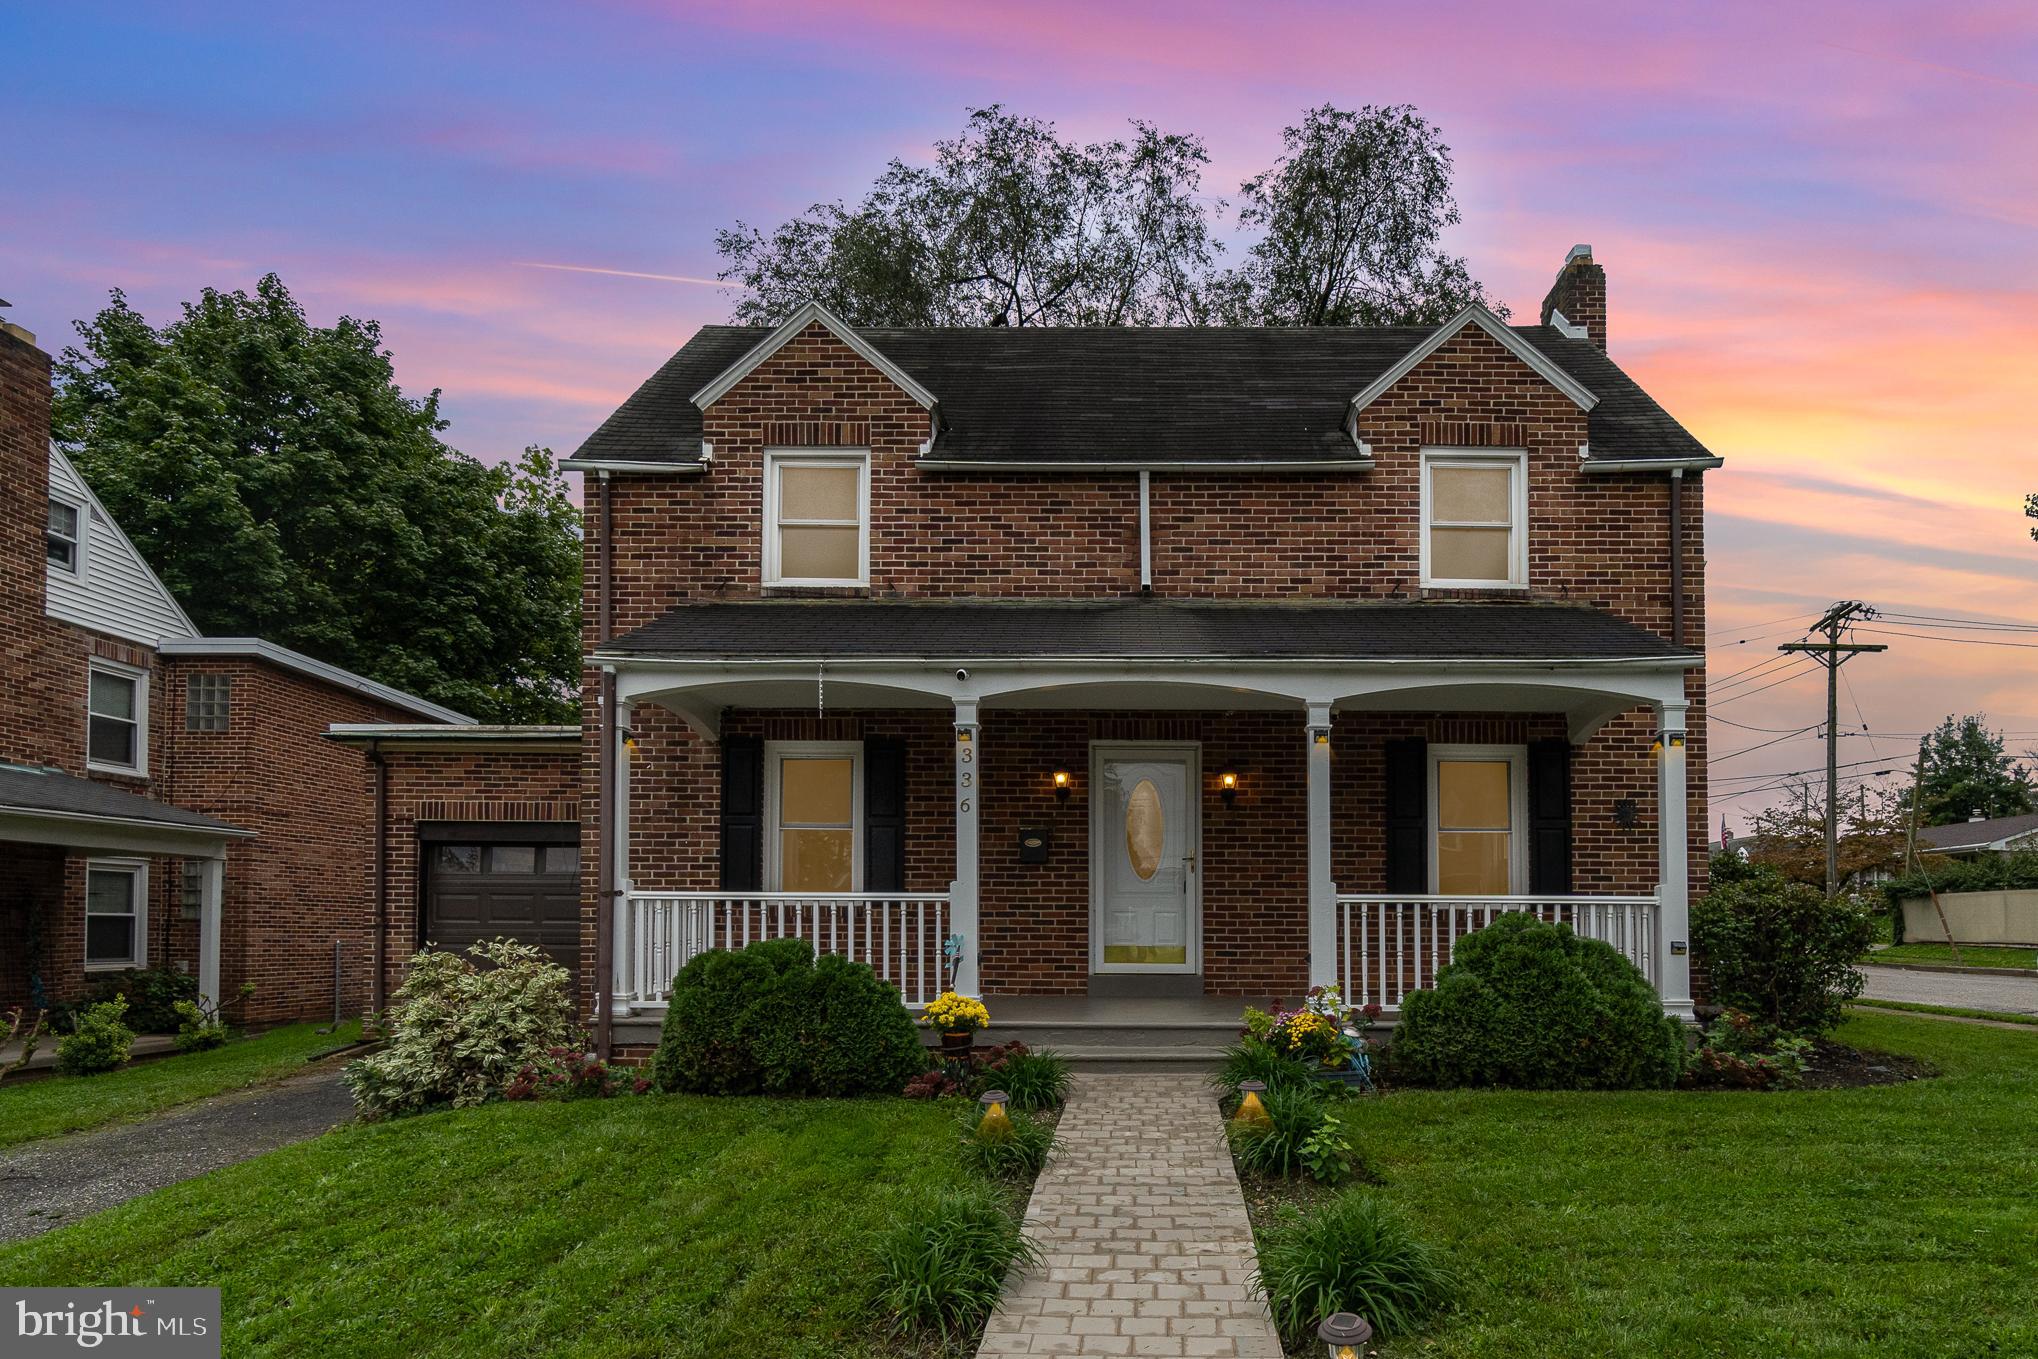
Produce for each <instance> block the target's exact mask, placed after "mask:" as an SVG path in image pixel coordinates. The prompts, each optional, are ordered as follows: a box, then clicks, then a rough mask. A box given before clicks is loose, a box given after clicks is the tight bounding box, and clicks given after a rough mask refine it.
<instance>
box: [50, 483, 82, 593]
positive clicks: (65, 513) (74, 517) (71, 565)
mask: <svg viewBox="0 0 2038 1359" xmlns="http://www.w3.org/2000/svg"><path fill="white" fill-rule="evenodd" d="M78 524H79V520H78V507H77V506H76V505H67V504H65V503H64V502H63V501H61V500H52V501H50V522H49V529H48V530H47V531H46V532H45V534H44V535H43V555H44V556H45V557H47V558H48V559H49V563H50V565H51V566H54V567H56V568H57V569H58V570H60V571H68V572H70V573H71V574H72V575H74V576H75V575H77V574H78V565H79V563H80V562H81V561H83V560H84V556H85V553H84V539H83V538H82V536H81V534H80V530H79V527H78Z"/></svg>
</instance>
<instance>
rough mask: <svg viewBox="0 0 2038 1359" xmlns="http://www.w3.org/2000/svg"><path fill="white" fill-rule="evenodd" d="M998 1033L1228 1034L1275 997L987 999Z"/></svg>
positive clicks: (994, 996)
mask: <svg viewBox="0 0 2038 1359" xmlns="http://www.w3.org/2000/svg"><path fill="white" fill-rule="evenodd" d="M984 1004H985V1006H987V1007H988V1008H989V1009H990V1012H991V1025H992V1027H993V1028H1001V1027H1012V1026H1019V1025H1023V1026H1026V1027H1034V1026H1038V1025H1049V1024H1051V1025H1053V1026H1055V1027H1057V1028H1124V1027H1126V1026H1127V1025H1137V1026H1141V1027H1153V1028H1161V1027H1181V1028H1209V1027H1211V1026H1212V1025H1217V1026H1220V1027H1223V1028H1227V1029H1236V1028H1237V1027H1238V1026H1239V1022H1240V1016H1241V1015H1243V1014H1244V1013H1245V1008H1246V1006H1248V1005H1253V1006H1257V1007H1258V1008H1260V1009H1262V1010H1265V1009H1269V1008H1271V1007H1272V1006H1273V1005H1274V1000H1273V998H1272V997H1271V996H1093V995H1073V996H1000V995H986V996H985V997H984Z"/></svg>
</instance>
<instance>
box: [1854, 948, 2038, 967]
mask: <svg viewBox="0 0 2038 1359" xmlns="http://www.w3.org/2000/svg"><path fill="white" fill-rule="evenodd" d="M1861 961H1862V962H1864V963H1951V962H1953V961H1954V957H1953V950H1952V949H1950V948H1948V947H1947V946H1946V945H1944V944H1892V945H1891V946H1890V947H1888V948H1879V949H1876V950H1875V951H1874V952H1873V953H1870V954H1869V955H1868V956H1867V957H1866V958H1863V959H1862V960H1861ZM1959 963H1960V965H1961V966H1962V967H2023V968H2038V948H1994V947H1987V946H1983V945H1980V944H1963V945H1961V947H1960V958H1959Z"/></svg>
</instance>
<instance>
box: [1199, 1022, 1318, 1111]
mask: <svg viewBox="0 0 2038 1359" xmlns="http://www.w3.org/2000/svg"><path fill="white" fill-rule="evenodd" d="M1242 1081H1258V1082H1260V1083H1261V1084H1263V1085H1265V1086H1266V1087H1267V1088H1268V1089H1269V1090H1272V1089H1274V1088H1275V1087H1277V1086H1283V1085H1299V1086H1311V1085H1315V1084H1316V1083H1317V1082H1316V1080H1315V1078H1314V1077H1312V1076H1311V1075H1310V1072H1309V1064H1308V1063H1307V1062H1304V1061H1302V1060H1301V1059H1300V1058H1296V1057H1290V1056H1288V1055H1287V1054H1286V1053H1284V1052H1281V1051H1279V1050H1277V1049H1276V1048H1275V1047H1274V1045H1273V1044H1272V1043H1269V1042H1268V1041H1267V1040H1266V1039H1264V1038H1255V1037H1253V1036H1252V1035H1250V1034H1248V1035H1246V1036H1245V1037H1243V1038H1241V1039H1239V1040H1238V1041H1237V1042H1236V1043H1233V1044H1232V1045H1231V1046H1230V1047H1227V1048H1226V1049H1225V1050H1224V1059H1223V1061H1222V1062H1221V1063H1219V1065H1218V1068H1217V1073H1216V1074H1215V1075H1214V1076H1212V1077H1211V1078H1210V1084H1211V1087H1212V1088H1213V1089H1215V1090H1216V1091H1217V1093H1218V1094H1219V1095H1220V1096H1221V1097H1223V1098H1224V1099H1225V1100H1226V1102H1227V1104H1228V1103H1230V1102H1231V1101H1233V1100H1235V1099H1236V1097H1237V1092H1238V1087H1239V1083H1240V1082H1242Z"/></svg>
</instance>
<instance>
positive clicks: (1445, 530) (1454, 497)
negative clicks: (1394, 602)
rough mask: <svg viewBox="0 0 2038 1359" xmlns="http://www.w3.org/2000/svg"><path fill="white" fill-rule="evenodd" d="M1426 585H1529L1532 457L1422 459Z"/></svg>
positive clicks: (1480, 454)
mask: <svg viewBox="0 0 2038 1359" xmlns="http://www.w3.org/2000/svg"><path fill="white" fill-rule="evenodd" d="M1422 583H1423V584H1424V585H1425V586H1435V587H1438V588H1442V589H1460V588H1463V589H1484V590H1495V589H1501V590H1504V589H1521V588H1523V587H1525V586H1526V585H1527V584H1528V456H1527V454H1525V453H1518V452H1495V451H1492V450H1488V449H1477V450H1471V449H1468V450H1464V451H1457V450H1451V449H1425V450H1424V451H1423V455H1422Z"/></svg>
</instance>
